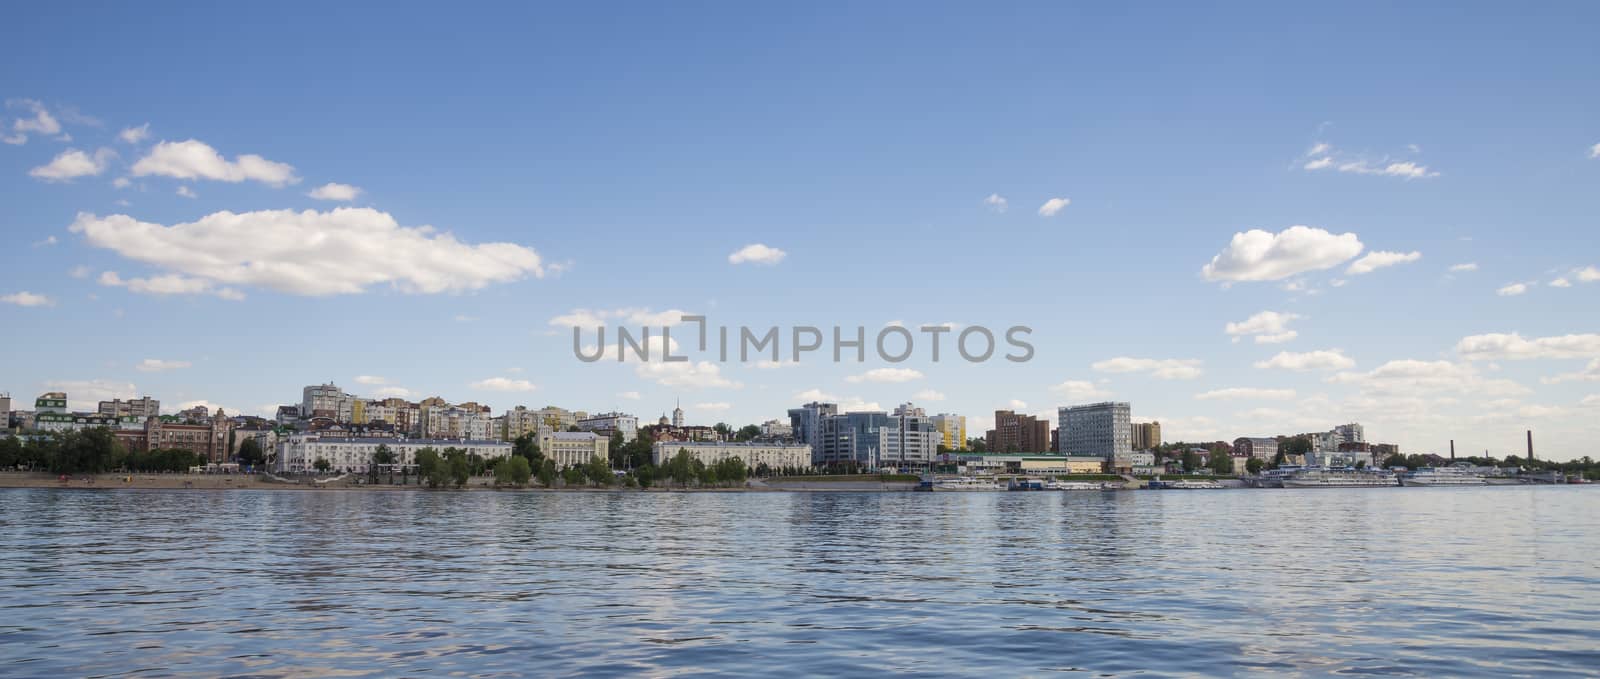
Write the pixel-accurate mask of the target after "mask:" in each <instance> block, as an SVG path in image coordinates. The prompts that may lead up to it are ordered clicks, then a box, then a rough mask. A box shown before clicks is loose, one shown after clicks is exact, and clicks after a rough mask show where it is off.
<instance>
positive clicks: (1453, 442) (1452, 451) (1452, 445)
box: [1450, 439, 1456, 460]
mask: <svg viewBox="0 0 1600 679" xmlns="http://www.w3.org/2000/svg"><path fill="white" fill-rule="evenodd" d="M1450 459H1452V460H1454V459H1456V440H1455V439H1450Z"/></svg>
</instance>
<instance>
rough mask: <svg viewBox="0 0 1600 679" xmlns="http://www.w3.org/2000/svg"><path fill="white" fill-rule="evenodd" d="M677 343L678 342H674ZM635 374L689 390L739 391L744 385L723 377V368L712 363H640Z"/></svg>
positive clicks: (664, 384)
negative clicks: (723, 389) (716, 389)
mask: <svg viewBox="0 0 1600 679" xmlns="http://www.w3.org/2000/svg"><path fill="white" fill-rule="evenodd" d="M673 341H674V342H676V341H677V340H673ZM633 371H634V374H636V375H638V376H639V377H641V378H644V379H647V380H652V381H654V382H655V383H656V384H660V385H663V386H668V387H683V388H687V389H714V388H725V389H738V388H740V387H743V386H744V385H743V384H741V383H739V382H735V381H733V380H730V379H728V378H726V377H723V376H722V368H721V366H718V365H717V364H715V363H712V362H710V361H700V362H698V363H696V362H693V361H680V362H675V363H664V362H661V361H651V362H648V363H639V364H638V365H636V366H634V368H633Z"/></svg>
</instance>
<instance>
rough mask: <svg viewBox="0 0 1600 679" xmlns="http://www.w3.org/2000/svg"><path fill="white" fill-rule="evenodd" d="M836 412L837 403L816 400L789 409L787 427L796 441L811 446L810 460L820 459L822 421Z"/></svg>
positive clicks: (837, 409)
mask: <svg viewBox="0 0 1600 679" xmlns="http://www.w3.org/2000/svg"><path fill="white" fill-rule="evenodd" d="M838 414H839V406H838V404H834V403H819V402H816V401H812V402H811V403H807V404H805V405H803V406H800V407H799V408H790V409H789V428H790V430H791V431H792V432H793V435H794V438H795V440H796V441H799V442H801V443H804V444H808V445H810V446H811V459H812V460H820V459H822V421H823V420H824V419H826V418H829V417H832V416H834V415H838Z"/></svg>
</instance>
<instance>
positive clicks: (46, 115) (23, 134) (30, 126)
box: [0, 99, 61, 145]
mask: <svg viewBox="0 0 1600 679" xmlns="http://www.w3.org/2000/svg"><path fill="white" fill-rule="evenodd" d="M6 106H7V107H8V108H21V109H26V110H27V111H29V112H31V113H32V114H33V117H31V118H18V119H17V120H16V121H15V122H13V123H12V125H11V129H12V130H13V131H14V132H16V134H12V135H7V136H4V137H0V141H4V142H5V143H7V144H13V145H16V144H26V143H27V142H28V134H29V133H31V132H37V133H39V134H42V135H45V136H47V137H48V136H50V135H53V134H60V133H61V123H60V122H58V121H57V120H56V119H55V116H52V115H50V111H49V110H47V109H46V108H45V107H44V104H41V103H39V102H37V101H34V100H32V99H11V100H8V101H6Z"/></svg>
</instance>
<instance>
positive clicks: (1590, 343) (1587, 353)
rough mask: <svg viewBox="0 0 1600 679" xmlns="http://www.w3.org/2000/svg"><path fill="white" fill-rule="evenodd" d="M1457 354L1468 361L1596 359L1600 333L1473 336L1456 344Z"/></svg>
mask: <svg viewBox="0 0 1600 679" xmlns="http://www.w3.org/2000/svg"><path fill="white" fill-rule="evenodd" d="M1456 353H1457V354H1458V355H1460V356H1461V358H1463V359H1465V360H1468V361H1500V360H1510V361H1524V360H1530V359H1541V358H1557V359H1560V358H1595V357H1600V334H1593V333H1588V334H1573V335H1557V336H1551V337H1534V338H1527V337H1523V336H1522V335H1520V334H1518V333H1514V332H1513V333H1489V334H1484V335H1470V336H1468V337H1463V338H1461V341H1460V342H1457V343H1456Z"/></svg>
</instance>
